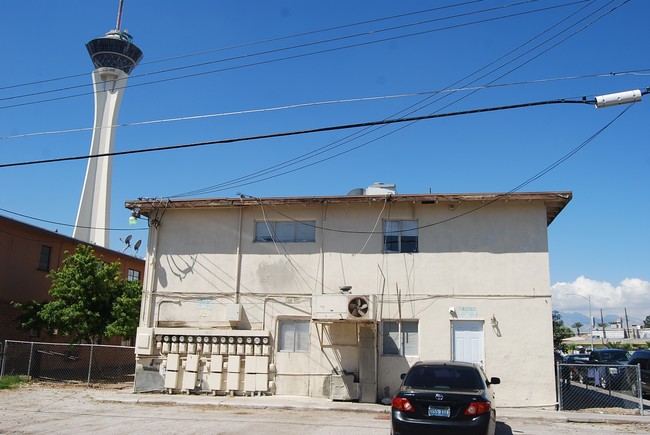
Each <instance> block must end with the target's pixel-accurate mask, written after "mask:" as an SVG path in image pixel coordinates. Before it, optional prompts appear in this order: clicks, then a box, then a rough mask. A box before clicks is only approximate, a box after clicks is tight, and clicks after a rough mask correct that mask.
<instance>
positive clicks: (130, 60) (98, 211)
mask: <svg viewBox="0 0 650 435" xmlns="http://www.w3.org/2000/svg"><path fill="white" fill-rule="evenodd" d="M120 15H121V11H120ZM132 39H133V38H132V37H131V35H129V34H128V33H127V32H126V31H122V30H120V29H119V18H118V28H117V29H116V30H111V31H110V32H108V33H107V34H106V35H105V36H103V37H101V38H96V39H93V40H91V41H90V42H88V43H87V44H86V48H87V49H88V53H89V54H90V58H91V59H92V61H93V64H94V66H95V70H94V71H93V73H92V78H93V87H94V93H95V120H94V125H93V127H94V128H93V135H92V141H91V145H90V153H89V155H90V156H91V157H90V158H89V159H88V166H87V168H86V178H85V181H84V185H83V191H82V193H81V200H80V201H79V210H78V212H77V220H76V222H75V228H74V232H73V237H74V238H76V239H78V240H81V241H84V242H87V243H94V244H96V245H99V246H103V247H106V248H108V245H109V227H110V202H111V181H112V164H113V159H112V157H111V156H110V154H111V153H112V152H113V145H114V142H115V125H116V123H117V115H118V112H119V110H120V103H121V102H122V95H123V94H124V88H125V87H126V81H127V79H128V78H129V74H130V73H131V71H133V68H135V67H136V65H137V64H138V62H140V60H141V59H142V50H140V49H139V48H138V47H137V46H136V45H135V44H134V43H133V42H132ZM93 156H102V157H93Z"/></svg>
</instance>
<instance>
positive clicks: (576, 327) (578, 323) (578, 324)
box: [571, 322, 585, 335]
mask: <svg viewBox="0 0 650 435" xmlns="http://www.w3.org/2000/svg"><path fill="white" fill-rule="evenodd" d="M583 326H585V325H583V324H582V323H580V322H576V323H574V324H573V325H571V327H572V328H575V329H576V331H577V332H576V333H577V334H578V335H580V328H582V327H583Z"/></svg>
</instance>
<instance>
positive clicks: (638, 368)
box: [635, 364, 644, 415]
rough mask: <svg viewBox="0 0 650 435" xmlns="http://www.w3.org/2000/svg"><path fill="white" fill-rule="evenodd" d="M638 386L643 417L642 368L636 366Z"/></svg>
mask: <svg viewBox="0 0 650 435" xmlns="http://www.w3.org/2000/svg"><path fill="white" fill-rule="evenodd" d="M635 367H636V386H637V389H638V390H639V397H638V399H639V410H640V411H641V415H644V414H643V390H642V389H641V388H642V387H641V366H640V365H638V364H636V366H635Z"/></svg>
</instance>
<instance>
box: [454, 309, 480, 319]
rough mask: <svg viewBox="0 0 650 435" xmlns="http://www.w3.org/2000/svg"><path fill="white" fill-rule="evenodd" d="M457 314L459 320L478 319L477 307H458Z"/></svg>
mask: <svg viewBox="0 0 650 435" xmlns="http://www.w3.org/2000/svg"><path fill="white" fill-rule="evenodd" d="M456 313H457V314H458V318H459V319H476V307H458V308H457V309H456Z"/></svg>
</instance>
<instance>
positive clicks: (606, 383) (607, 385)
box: [600, 376, 611, 390]
mask: <svg viewBox="0 0 650 435" xmlns="http://www.w3.org/2000/svg"><path fill="white" fill-rule="evenodd" d="M600 387H601V388H603V389H605V390H607V389H608V388H611V385H610V382H609V379H607V378H606V377H604V376H603V377H601V378H600Z"/></svg>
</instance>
